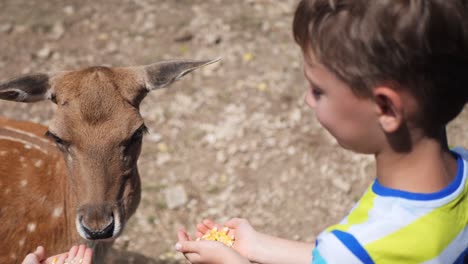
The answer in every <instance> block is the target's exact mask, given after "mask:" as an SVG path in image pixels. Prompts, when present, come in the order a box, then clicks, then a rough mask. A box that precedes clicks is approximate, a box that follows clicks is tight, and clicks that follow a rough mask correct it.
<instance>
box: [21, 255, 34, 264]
mask: <svg viewBox="0 0 468 264" xmlns="http://www.w3.org/2000/svg"><path fill="white" fill-rule="evenodd" d="M36 263H37V256H36V255H35V254H34V253H29V254H28V255H26V257H25V258H24V260H23V263H22V264H36Z"/></svg>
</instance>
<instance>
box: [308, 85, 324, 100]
mask: <svg viewBox="0 0 468 264" xmlns="http://www.w3.org/2000/svg"><path fill="white" fill-rule="evenodd" d="M310 91H311V93H312V96H313V97H314V98H315V99H319V98H320V96H322V95H323V91H322V90H321V89H319V88H317V87H311V88H310Z"/></svg>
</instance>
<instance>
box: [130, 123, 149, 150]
mask: <svg viewBox="0 0 468 264" xmlns="http://www.w3.org/2000/svg"><path fill="white" fill-rule="evenodd" d="M146 133H148V129H147V128H146V126H145V125H142V126H141V127H140V128H138V129H137V130H136V131H135V132H134V133H133V135H132V137H131V138H130V139H129V140H128V143H127V145H131V144H133V143H135V142H140V141H141V139H142V138H143V135H144V134H146Z"/></svg>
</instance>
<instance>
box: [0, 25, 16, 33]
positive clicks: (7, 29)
mask: <svg viewBox="0 0 468 264" xmlns="http://www.w3.org/2000/svg"><path fill="white" fill-rule="evenodd" d="M12 31H13V24H11V23H7V24H3V25H0V33H7V34H10V33H11V32H12Z"/></svg>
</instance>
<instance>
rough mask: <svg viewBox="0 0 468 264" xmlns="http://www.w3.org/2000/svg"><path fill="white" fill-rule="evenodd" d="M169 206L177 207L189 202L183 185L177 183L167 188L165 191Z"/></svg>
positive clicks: (170, 207) (171, 207)
mask: <svg viewBox="0 0 468 264" xmlns="http://www.w3.org/2000/svg"><path fill="white" fill-rule="evenodd" d="M164 197H165V199H166V204H167V208H169V209H171V210H172V209H175V208H177V207H180V206H182V205H184V204H186V203H187V201H188V197H187V193H186V192H185V188H184V186H182V185H175V186H173V187H169V188H167V189H166V191H165V193H164Z"/></svg>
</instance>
